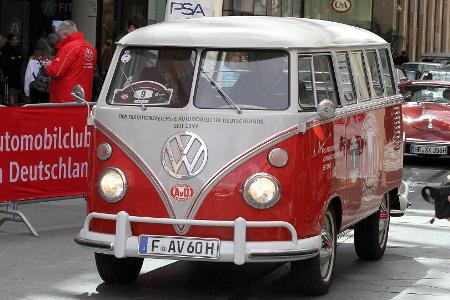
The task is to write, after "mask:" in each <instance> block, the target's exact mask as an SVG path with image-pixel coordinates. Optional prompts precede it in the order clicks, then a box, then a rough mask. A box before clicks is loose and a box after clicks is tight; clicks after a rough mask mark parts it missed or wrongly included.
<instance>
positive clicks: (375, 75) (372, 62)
mask: <svg viewBox="0 0 450 300" xmlns="http://www.w3.org/2000/svg"><path fill="white" fill-rule="evenodd" d="M366 55H367V61H368V64H369V70H370V75H371V77H372V87H373V90H374V92H375V97H382V96H383V85H382V79H381V74H380V66H379V64H378V57H377V53H376V52H375V50H369V51H366Z"/></svg>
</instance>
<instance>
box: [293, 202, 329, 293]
mask: <svg viewBox="0 0 450 300" xmlns="http://www.w3.org/2000/svg"><path fill="white" fill-rule="evenodd" d="M336 231H337V226H336V217H335V214H334V211H333V209H332V208H331V207H330V208H328V210H327V212H326V214H325V216H324V222H323V229H322V234H321V235H322V248H321V249H320V254H319V255H317V256H315V257H313V258H310V259H307V260H300V261H295V262H291V267H292V268H291V276H292V279H293V280H294V281H295V283H294V284H295V285H296V286H297V287H298V290H299V291H300V292H301V293H302V294H305V295H315V296H319V295H324V294H326V293H327V292H328V290H329V288H330V286H331V282H332V279H333V277H334V265H335V261H336V236H337V233H336Z"/></svg>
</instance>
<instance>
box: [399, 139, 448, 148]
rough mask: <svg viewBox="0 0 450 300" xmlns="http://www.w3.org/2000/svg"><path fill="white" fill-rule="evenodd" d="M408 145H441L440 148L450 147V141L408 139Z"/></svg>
mask: <svg viewBox="0 0 450 300" xmlns="http://www.w3.org/2000/svg"><path fill="white" fill-rule="evenodd" d="M405 143H407V144H422V145H439V146H450V141H448V142H447V141H424V140H418V139H408V138H407V139H406V140H405Z"/></svg>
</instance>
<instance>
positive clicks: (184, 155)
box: [161, 132, 208, 179]
mask: <svg viewBox="0 0 450 300" xmlns="http://www.w3.org/2000/svg"><path fill="white" fill-rule="evenodd" d="M207 160H208V148H207V147H206V144H205V142H204V141H203V140H202V139H201V138H200V137H199V136H198V135H196V134H195V133H192V132H179V133H176V134H174V135H172V136H171V137H170V138H169V139H168V140H167V141H166V143H165V144H164V147H163V149H162V153H161V162H162V165H163V167H164V170H166V172H167V173H169V174H170V175H171V176H173V177H175V178H178V179H188V178H191V177H194V176H196V175H197V174H199V173H200V172H201V171H202V170H203V168H204V167H205V165H206V161H207Z"/></svg>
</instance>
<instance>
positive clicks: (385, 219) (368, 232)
mask: <svg viewBox="0 0 450 300" xmlns="http://www.w3.org/2000/svg"><path fill="white" fill-rule="evenodd" d="M389 222H390V214H389V198H388V195H387V194H385V195H384V196H383V200H382V201H381V204H380V208H379V209H378V211H377V212H376V213H374V214H373V215H371V216H369V217H367V218H366V219H364V220H362V221H361V222H359V223H358V224H356V226H355V236H354V243H355V251H356V254H357V255H358V256H359V258H361V259H365V260H379V259H380V258H381V257H383V255H384V251H385V250H386V244H387V239H388V233H389Z"/></svg>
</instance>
